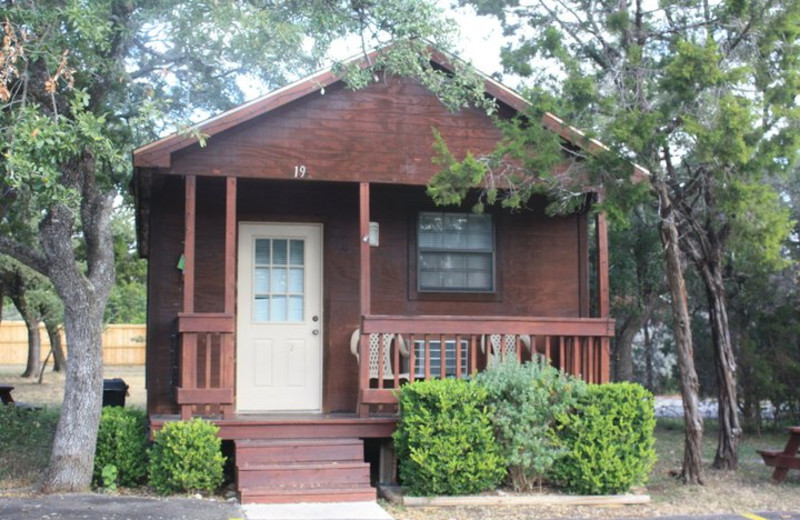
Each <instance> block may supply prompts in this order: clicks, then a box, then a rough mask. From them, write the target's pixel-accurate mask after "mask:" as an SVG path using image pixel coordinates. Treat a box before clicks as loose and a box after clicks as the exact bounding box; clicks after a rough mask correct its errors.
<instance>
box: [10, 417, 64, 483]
mask: <svg viewBox="0 0 800 520" xmlns="http://www.w3.org/2000/svg"><path fill="white" fill-rule="evenodd" d="M58 414H59V409H58V408H41V409H26V408H17V407H14V406H0V490H2V489H13V488H21V487H28V486H30V485H32V484H33V483H35V482H36V480H37V479H38V477H39V476H40V475H41V473H42V470H43V469H44V467H45V466H46V465H47V459H48V458H49V457H50V447H51V446H52V444H53V434H54V433H55V429H56V423H57V422H58Z"/></svg>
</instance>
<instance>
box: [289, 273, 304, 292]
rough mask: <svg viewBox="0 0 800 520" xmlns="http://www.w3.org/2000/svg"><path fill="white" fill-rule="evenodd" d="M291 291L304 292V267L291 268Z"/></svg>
mask: <svg viewBox="0 0 800 520" xmlns="http://www.w3.org/2000/svg"><path fill="white" fill-rule="evenodd" d="M289 292H290V293H302V292H303V269H297V268H294V269H289Z"/></svg>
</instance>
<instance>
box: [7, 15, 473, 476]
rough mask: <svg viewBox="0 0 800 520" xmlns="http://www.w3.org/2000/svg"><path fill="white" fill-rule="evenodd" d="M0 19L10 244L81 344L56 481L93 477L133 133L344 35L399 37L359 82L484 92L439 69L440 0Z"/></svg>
mask: <svg viewBox="0 0 800 520" xmlns="http://www.w3.org/2000/svg"><path fill="white" fill-rule="evenodd" d="M0 24H2V31H3V34H4V36H3V40H2V48H0V133H2V135H3V138H2V139H0V178H1V179H2V187H3V192H2V201H1V202H2V204H0V216H2V219H3V222H2V226H0V227H2V229H0V231H2V233H0V252H2V253H5V254H7V255H9V256H11V257H13V258H15V259H16V260H18V261H20V262H22V263H24V264H25V265H26V266H28V267H30V268H31V269H33V270H35V271H37V272H39V273H41V274H43V275H45V276H46V277H47V278H49V280H50V281H51V282H52V284H53V286H54V287H55V290H56V292H57V293H58V295H59V297H60V299H61V300H62V301H63V303H64V329H65V334H66V339H67V343H68V345H69V352H70V362H69V363H68V365H67V377H66V383H65V398H64V404H63V407H62V410H61V418H60V421H59V423H58V427H57V431H56V435H55V440H54V443H53V448H52V455H51V459H50V465H49V466H48V469H47V471H46V472H45V475H44V479H43V484H42V488H43V490H45V491H72V490H81V489H85V488H86V487H88V486H89V483H90V480H91V472H92V462H93V455H94V445H95V439H96V431H97V425H98V422H99V417H100V402H101V391H102V365H101V363H102V355H101V344H100V334H101V330H102V323H103V315H104V311H105V306H106V303H107V301H108V298H109V296H110V294H111V291H112V287H113V284H114V257H113V252H114V247H113V235H112V230H111V226H110V221H111V214H112V204H113V201H114V199H115V196H116V195H117V194H118V193H120V192H121V191H123V190H124V187H125V186H126V181H127V180H128V176H129V174H130V171H131V165H130V162H129V157H130V151H131V150H132V149H133V147H134V146H135V145H137V144H142V143H143V142H147V141H149V140H152V139H153V138H154V137H156V136H157V134H158V133H159V132H160V131H162V130H164V125H163V121H165V120H169V121H176V120H179V119H180V118H182V117H184V118H185V117H187V116H191V115H196V114H197V113H198V112H202V111H205V112H207V113H210V112H212V111H216V110H219V109H222V108H227V107H230V106H231V105H232V104H234V103H237V102H240V101H242V100H243V97H244V95H243V93H242V90H241V89H240V87H239V85H240V84H246V85H247V86H249V87H252V86H256V87H265V88H269V87H273V86H276V85H280V84H282V83H284V82H285V81H286V80H287V79H289V78H291V77H294V76H295V75H298V74H301V73H304V72H307V71H309V70H310V68H311V67H312V66H315V65H316V64H317V63H318V61H319V59H320V58H321V57H322V56H323V55H324V53H325V51H326V50H327V48H328V47H329V44H330V43H331V41H332V40H334V39H336V38H340V37H343V36H346V35H357V36H359V37H360V38H361V41H362V44H363V46H364V48H367V47H369V46H372V45H375V44H377V43H381V42H383V41H385V40H388V39H392V38H394V39H396V40H397V41H398V43H397V44H395V45H393V46H392V47H391V48H390V49H389V50H387V51H386V52H385V53H382V54H381V56H380V57H379V59H378V60H376V61H375V62H373V63H372V64H370V65H371V66H372V67H367V68H366V69H352V70H349V72H350V74H351V78H352V82H353V85H355V86H359V85H363V84H364V83H365V82H368V81H373V78H376V77H377V76H376V74H375V72H374V70H372V69H374V68H375V67H381V68H383V69H384V70H388V71H389V72H392V71H397V70H402V71H404V72H411V73H413V74H414V75H415V76H416V77H418V78H420V80H421V81H423V83H425V84H426V85H429V86H431V87H433V88H434V89H435V90H437V91H438V93H439V94H440V95H441V96H442V98H443V100H444V101H446V102H448V103H450V104H451V106H452V105H453V104H458V103H460V101H459V95H460V93H461V92H463V91H464V89H467V90H469V89H470V88H472V89H473V90H475V89H476V88H477V87H475V84H474V83H473V84H471V86H470V83H469V82H464V81H458V82H450V81H449V79H448V78H447V77H446V75H444V74H442V73H441V72H438V71H435V70H432V69H431V68H430V66H429V63H428V60H427V59H426V57H425V56H426V52H429V51H428V50H427V43H426V42H425V41H424V40H423V39H424V38H430V39H431V40H432V41H434V42H435V43H438V44H441V45H443V46H446V45H445V44H446V39H447V38H448V37H449V35H450V33H451V31H450V27H451V26H450V24H449V22H448V21H447V20H445V19H444V18H443V16H442V13H441V11H440V10H438V8H436V7H435V5H434V4H433V2H430V1H412V0H387V1H384V2H378V3H371V2H350V1H345V0H334V1H313V2H291V1H277V0H275V1H273V0H260V1H248V0H243V1H236V2H216V1H212V0H186V1H181V2H175V1H172V0H170V1H167V0H155V1H152V0H149V1H139V0H98V1H93V2H87V1H86V0H42V1H38V2H29V1H22V2H19V1H16V0H0ZM426 64H427V65H426ZM187 131H189V132H191V129H188V130H187ZM197 137H198V138H201V139H202V136H197ZM20 215H24V216H25V218H27V219H28V220H29V221H31V222H33V226H32V229H34V230H35V236H34V237H32V239H31V240H20V239H19V237H18V236H17V235H16V234H15V233H14V232H13V226H11V225H10V224H8V222H7V221H8V220H10V219H14V218H18V216H20ZM77 249H80V251H81V254H80V255H79V254H78V252H77Z"/></svg>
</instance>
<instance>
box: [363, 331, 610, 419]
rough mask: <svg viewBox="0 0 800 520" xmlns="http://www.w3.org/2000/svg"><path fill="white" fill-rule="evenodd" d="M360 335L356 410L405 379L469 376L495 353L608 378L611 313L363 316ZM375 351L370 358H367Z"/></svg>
mask: <svg viewBox="0 0 800 520" xmlns="http://www.w3.org/2000/svg"><path fill="white" fill-rule="evenodd" d="M361 331H362V333H361V339H360V343H359V359H360V360H362V362H361V365H360V367H359V414H361V415H368V414H369V411H370V408H371V407H372V406H374V405H390V404H394V403H396V402H397V399H396V397H395V395H394V391H395V389H397V388H399V387H400V385H401V384H403V383H405V382H413V381H415V380H421V379H438V378H445V377H468V376H471V375H473V374H475V373H477V372H479V371H482V370H485V369H486V367H487V366H488V365H490V364H491V363H493V362H495V361H496V360H498V359H504V358H507V357H516V359H518V360H519V361H528V360H530V359H532V358H533V357H534V356H536V355H542V356H544V357H546V358H547V359H549V360H550V363H551V364H552V365H553V366H555V367H557V368H559V369H561V370H563V371H565V372H567V373H569V374H573V375H576V376H578V377H581V378H582V379H584V380H586V381H588V382H591V383H605V382H607V381H608V379H609V359H610V356H609V348H610V339H611V338H612V337H613V336H614V320H613V319H607V318H527V317H502V316H500V317H498V316H413V317H410V316H366V317H364V318H363V320H362V326H361ZM370 359H372V363H369V362H368V360H370Z"/></svg>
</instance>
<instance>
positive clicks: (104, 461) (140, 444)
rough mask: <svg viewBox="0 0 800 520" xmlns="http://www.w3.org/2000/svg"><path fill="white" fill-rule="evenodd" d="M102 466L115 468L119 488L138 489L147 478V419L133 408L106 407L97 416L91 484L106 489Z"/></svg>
mask: <svg viewBox="0 0 800 520" xmlns="http://www.w3.org/2000/svg"><path fill="white" fill-rule="evenodd" d="M106 466H113V467H115V468H116V481H115V482H114V484H116V485H120V486H127V487H134V486H138V485H140V484H141V483H142V481H143V480H144V477H145V475H146V474H147V417H146V415H145V413H144V411H142V410H139V409H136V408H122V407H119V406H107V407H105V408H103V413H102V415H101V416H100V428H99V429H98V431H97V447H96V448H95V452H94V483H95V485H97V486H103V487H104V488H108V486H109V484H110V482H108V478H109V474H108V473H106V475H105V477H104V475H103V470H104V469H105V468H106Z"/></svg>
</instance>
